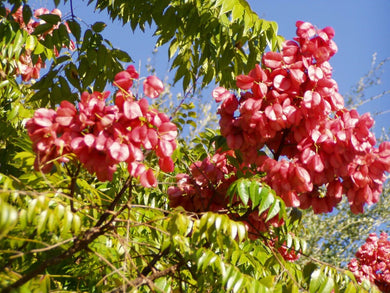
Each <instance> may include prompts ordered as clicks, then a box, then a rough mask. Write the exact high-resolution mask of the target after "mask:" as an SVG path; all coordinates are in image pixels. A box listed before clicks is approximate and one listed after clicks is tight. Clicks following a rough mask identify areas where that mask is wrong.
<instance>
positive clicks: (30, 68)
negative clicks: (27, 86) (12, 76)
mask: <svg viewBox="0 0 390 293" xmlns="http://www.w3.org/2000/svg"><path fill="white" fill-rule="evenodd" d="M8 13H9V11H8ZM45 14H55V15H58V16H59V17H60V18H61V17H62V13H61V11H60V10H59V9H57V8H55V9H53V10H52V11H49V10H48V9H47V8H39V9H36V10H35V11H34V17H35V18H36V19H39V16H41V15H45ZM12 18H13V19H14V20H15V21H16V22H17V23H18V24H19V25H20V28H21V29H23V30H25V31H27V33H28V34H32V33H33V32H34V30H35V28H36V27H37V26H39V25H41V24H44V23H45V21H44V20H42V19H39V20H34V19H30V21H29V22H28V23H27V24H25V23H24V20H23V7H22V6H21V7H19V8H18V9H17V10H16V11H15V13H13V14H12ZM64 25H65V26H66V28H67V30H68V32H70V29H69V27H68V24H67V23H66V22H64ZM58 27H59V24H56V25H53V27H52V28H51V29H50V30H48V31H46V32H44V33H43V34H40V35H39V38H40V39H44V38H45V36H46V35H48V34H49V35H51V34H52V32H53V30H54V29H56V28H58ZM53 49H54V53H55V55H56V56H58V55H59V52H58V50H57V48H56V47H55V46H54V47H53ZM68 49H70V50H74V49H75V44H74V42H73V41H72V40H71V41H70V43H69V48H68ZM44 67H45V64H44V62H43V61H42V59H41V58H40V57H38V58H37V61H35V62H33V60H32V52H31V50H29V49H26V50H25V51H24V53H23V54H21V55H20V57H19V62H18V69H17V73H16V74H17V75H21V77H22V80H23V81H29V80H30V79H31V78H33V79H38V78H39V74H40V70H41V69H42V68H44Z"/></svg>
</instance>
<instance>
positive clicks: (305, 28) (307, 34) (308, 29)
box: [295, 20, 316, 39]
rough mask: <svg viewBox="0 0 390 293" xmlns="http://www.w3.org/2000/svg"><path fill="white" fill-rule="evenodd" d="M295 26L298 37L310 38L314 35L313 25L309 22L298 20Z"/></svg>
mask: <svg viewBox="0 0 390 293" xmlns="http://www.w3.org/2000/svg"><path fill="white" fill-rule="evenodd" d="M295 26H296V27H297V31H296V34H297V36H298V37H300V38H303V39H310V38H312V37H314V36H315V35H316V29H315V27H314V26H313V25H312V24H311V23H309V22H304V21H300V20H298V21H297V22H296V23H295Z"/></svg>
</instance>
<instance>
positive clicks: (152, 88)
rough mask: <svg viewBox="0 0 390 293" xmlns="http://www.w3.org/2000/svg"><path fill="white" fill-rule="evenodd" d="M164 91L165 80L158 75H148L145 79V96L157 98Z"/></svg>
mask: <svg viewBox="0 0 390 293" xmlns="http://www.w3.org/2000/svg"><path fill="white" fill-rule="evenodd" d="M163 91H164V84H163V82H162V81H161V80H160V79H159V78H158V77H156V76H154V75H151V76H148V77H147V78H146V79H145V80H144V94H145V96H147V97H149V98H152V99H155V98H157V97H158V96H159V95H160V94H161V93H162V92H163Z"/></svg>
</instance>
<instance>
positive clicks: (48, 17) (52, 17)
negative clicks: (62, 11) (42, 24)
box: [38, 14, 61, 26]
mask: <svg viewBox="0 0 390 293" xmlns="http://www.w3.org/2000/svg"><path fill="white" fill-rule="evenodd" d="M38 18H40V19H42V20H44V21H46V22H47V24H51V25H52V26H53V25H54V24H57V23H59V22H60V21H61V17H59V16H58V15H57V14H42V15H40V16H38Z"/></svg>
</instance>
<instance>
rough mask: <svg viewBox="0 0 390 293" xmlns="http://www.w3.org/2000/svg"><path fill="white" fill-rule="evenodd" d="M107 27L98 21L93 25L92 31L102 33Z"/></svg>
mask: <svg viewBox="0 0 390 293" xmlns="http://www.w3.org/2000/svg"><path fill="white" fill-rule="evenodd" d="M106 26H107V25H106V24H105V23H104V22H102V21H97V22H95V23H94V24H93V25H92V30H93V31H94V32H95V33H100V32H101V31H103V30H104V28H105V27H106Z"/></svg>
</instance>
